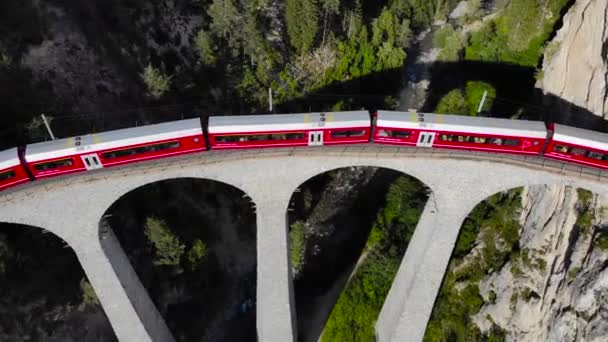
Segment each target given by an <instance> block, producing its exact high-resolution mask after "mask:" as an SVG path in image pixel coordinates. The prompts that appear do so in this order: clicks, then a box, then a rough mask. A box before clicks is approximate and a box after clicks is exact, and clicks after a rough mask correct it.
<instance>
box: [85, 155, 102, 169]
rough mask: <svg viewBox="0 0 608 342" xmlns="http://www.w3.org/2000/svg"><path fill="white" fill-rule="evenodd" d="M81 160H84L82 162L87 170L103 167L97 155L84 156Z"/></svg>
mask: <svg viewBox="0 0 608 342" xmlns="http://www.w3.org/2000/svg"><path fill="white" fill-rule="evenodd" d="M80 158H81V159H82V162H83V163H84V166H85V167H86V168H87V170H95V169H101V168H102V167H103V165H102V164H101V161H100V160H99V156H98V155H97V153H93V154H84V155H81V156H80Z"/></svg>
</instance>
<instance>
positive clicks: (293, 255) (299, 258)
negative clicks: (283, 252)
mask: <svg viewBox="0 0 608 342" xmlns="http://www.w3.org/2000/svg"><path fill="white" fill-rule="evenodd" d="M305 234H306V233H305V231H304V222H302V221H296V222H294V223H293V224H292V225H291V230H290V231H289V256H290V261H291V268H292V269H293V273H294V274H298V272H299V271H300V269H301V268H302V266H303V265H304V253H305V252H306V235H305Z"/></svg>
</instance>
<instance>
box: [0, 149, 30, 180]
mask: <svg viewBox="0 0 608 342" xmlns="http://www.w3.org/2000/svg"><path fill="white" fill-rule="evenodd" d="M27 181H29V176H28V174H27V171H26V170H25V168H24V167H23V165H22V164H21V162H20V160H19V154H18V150H17V148H16V147H14V148H11V149H8V150H5V151H0V190H4V189H8V188H10V187H11V186H15V185H18V184H21V183H25V182H27Z"/></svg>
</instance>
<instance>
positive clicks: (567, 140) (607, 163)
mask: <svg viewBox="0 0 608 342" xmlns="http://www.w3.org/2000/svg"><path fill="white" fill-rule="evenodd" d="M552 126H553V138H552V140H551V142H549V144H548V145H547V148H546V149H545V154H544V155H545V156H546V157H547V158H552V159H558V160H561V161H567V162H572V163H577V164H582V165H587V166H594V167H598V168H603V169H608V134H606V133H600V132H595V131H589V130H586V129H581V128H574V127H570V126H564V125H558V124H554V125H552Z"/></svg>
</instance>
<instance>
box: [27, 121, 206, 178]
mask: <svg viewBox="0 0 608 342" xmlns="http://www.w3.org/2000/svg"><path fill="white" fill-rule="evenodd" d="M205 149H206V144H205V139H204V136H203V130H202V127H201V122H200V120H199V119H198V118H197V119H188V120H180V121H173V122H165V123H161V124H156V125H148V126H141V127H134V128H126V129H119V130H115V131H108V132H102V133H97V134H88V135H84V136H79V137H73V138H67V139H60V140H53V141H47V142H41V143H37V144H31V145H27V147H26V151H25V161H26V163H27V165H28V167H29V169H30V170H31V172H32V174H33V176H34V177H35V178H45V177H52V176H57V175H62V174H68V173H73V172H79V171H87V170H94V169H100V168H103V167H109V166H115V165H122V164H128V163H132V162H137V161H143V160H149V159H156V158H162V157H167V156H174V155H179V154H185V153H191V152H197V151H203V150H205Z"/></svg>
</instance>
